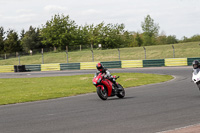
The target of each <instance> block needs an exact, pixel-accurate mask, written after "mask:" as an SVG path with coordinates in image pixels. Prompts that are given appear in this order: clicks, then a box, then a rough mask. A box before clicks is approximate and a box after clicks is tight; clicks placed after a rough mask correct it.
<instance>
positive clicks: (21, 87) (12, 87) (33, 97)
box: [0, 73, 173, 105]
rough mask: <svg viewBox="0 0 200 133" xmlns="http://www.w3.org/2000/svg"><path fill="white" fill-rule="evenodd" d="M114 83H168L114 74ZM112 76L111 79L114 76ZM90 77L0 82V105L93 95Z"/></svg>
mask: <svg viewBox="0 0 200 133" xmlns="http://www.w3.org/2000/svg"><path fill="white" fill-rule="evenodd" d="M115 74H116V75H118V76H120V78H119V79H118V80H117V81H118V82H119V83H120V84H122V85H123V86H124V87H125V88H126V87H134V86H140V85H146V84H152V83H159V82H164V81H168V80H171V79H172V78H173V77H172V76H170V75H156V74H141V73H115ZM115 74H113V75H115ZM93 76H94V75H93V74H88V75H78V76H77V75H76V76H60V77H40V78H15V79H14V78H11V79H0V105H5V104H13V103H21V102H30V101H38V100H45V99H54V98H59V97H68V96H74V95H79V94H84V93H90V92H96V88H95V86H93V84H92V78H93Z"/></svg>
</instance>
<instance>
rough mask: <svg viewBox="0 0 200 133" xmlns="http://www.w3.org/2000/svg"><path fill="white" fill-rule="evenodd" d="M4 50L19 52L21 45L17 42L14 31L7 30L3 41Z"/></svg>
mask: <svg viewBox="0 0 200 133" xmlns="http://www.w3.org/2000/svg"><path fill="white" fill-rule="evenodd" d="M4 50H5V51H6V52H7V53H13V52H21V51H22V47H21V45H20V42H19V37H18V34H17V32H16V31H14V30H8V31H7V37H6V40H5V43H4Z"/></svg>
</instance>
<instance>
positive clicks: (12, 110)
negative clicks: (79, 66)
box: [0, 67, 200, 133]
mask: <svg viewBox="0 0 200 133" xmlns="http://www.w3.org/2000/svg"><path fill="white" fill-rule="evenodd" d="M110 71H111V72H112V73H113V72H128V73H135V72H137V73H138V72H139V73H156V74H168V75H173V76H174V77H175V79H173V80H171V81H168V82H165V83H158V84H151V85H145V86H139V87H132V88H126V89H125V90H126V97H125V98H124V99H118V98H117V97H111V98H109V99H108V100H107V101H102V100H101V99H99V97H98V96H97V94H96V93H90V94H84V95H79V96H73V97H68V98H58V99H53V100H44V101H37V102H28V103H20V104H12V105H3V106H0V133H156V132H162V131H166V130H173V129H175V128H180V127H185V126H188V125H195V124H198V123H200V92H199V90H198V88H197V86H196V85H195V84H194V83H193V82H191V73H192V68H191V67H160V68H135V69H111V70H110ZM94 72H95V70H84V71H81V70H78V71H59V72H33V73H9V74H0V78H10V77H12V78H19V77H41V76H65V75H77V74H89V73H94ZM133 82H134V81H133ZM91 85H92V83H91ZM83 89H84V88H83ZM94 89H95V88H94Z"/></svg>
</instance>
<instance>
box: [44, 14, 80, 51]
mask: <svg viewBox="0 0 200 133" xmlns="http://www.w3.org/2000/svg"><path fill="white" fill-rule="evenodd" d="M76 28H77V26H76V24H75V21H73V20H70V19H69V16H64V15H63V14H62V15H59V14H58V15H55V16H54V17H52V19H51V20H50V21H47V22H46V25H44V26H43V28H42V29H41V37H42V38H43V39H42V44H44V45H47V46H53V47H58V48H59V49H62V48H65V46H66V45H67V46H69V45H73V43H74V39H75V34H76Z"/></svg>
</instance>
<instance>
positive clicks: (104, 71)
mask: <svg viewBox="0 0 200 133" xmlns="http://www.w3.org/2000/svg"><path fill="white" fill-rule="evenodd" d="M96 68H97V70H98V71H97V73H96V76H97V75H98V74H99V73H102V74H105V76H104V78H107V79H109V80H110V81H111V82H112V83H113V84H114V85H115V86H116V87H117V89H119V90H120V87H119V86H118V85H117V83H116V81H115V78H113V76H112V75H111V74H110V72H109V71H108V69H106V68H105V67H104V66H103V65H102V64H101V63H97V65H96Z"/></svg>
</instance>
